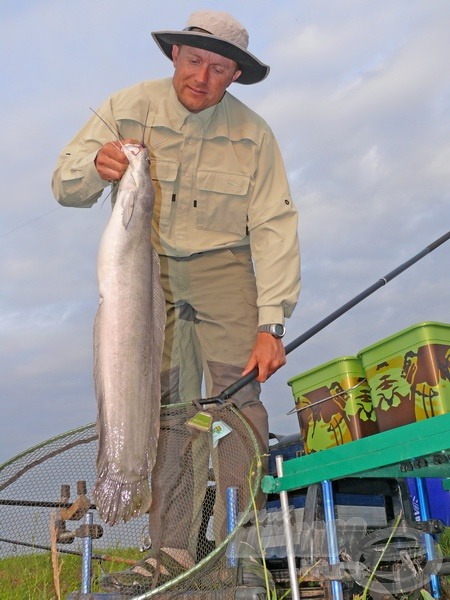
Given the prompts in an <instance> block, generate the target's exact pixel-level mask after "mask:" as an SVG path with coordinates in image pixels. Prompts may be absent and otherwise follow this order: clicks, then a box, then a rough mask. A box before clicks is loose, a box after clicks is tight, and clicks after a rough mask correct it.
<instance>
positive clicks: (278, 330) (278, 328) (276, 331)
mask: <svg viewBox="0 0 450 600" xmlns="http://www.w3.org/2000/svg"><path fill="white" fill-rule="evenodd" d="M284 332H285V328H284V325H281V324H280V323H275V325H272V333H273V335H276V336H277V337H283V335H284Z"/></svg>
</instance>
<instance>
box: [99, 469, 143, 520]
mask: <svg viewBox="0 0 450 600" xmlns="http://www.w3.org/2000/svg"><path fill="white" fill-rule="evenodd" d="M93 497H94V500H95V503H96V506H97V511H98V513H99V515H100V518H101V519H102V520H103V521H104V522H105V523H108V524H109V525H115V524H116V523H119V522H120V521H124V522H126V521H129V520H130V519H132V518H134V517H140V516H141V515H143V514H145V513H146V512H148V510H149V508H150V506H151V503H152V495H151V491H150V486H149V483H148V479H141V480H138V481H133V482H131V483H130V482H126V481H120V480H119V481H118V480H116V479H114V478H112V477H110V476H109V475H106V476H101V477H99V478H98V480H97V482H96V484H95V487H94V492H93Z"/></svg>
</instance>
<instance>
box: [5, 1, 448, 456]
mask: <svg viewBox="0 0 450 600" xmlns="http://www.w3.org/2000/svg"><path fill="white" fill-rule="evenodd" d="M200 8H211V9H215V10H225V11H227V12H230V13H232V14H233V15H234V16H235V17H236V18H238V19H239V20H241V21H242V22H243V23H244V24H245V25H246V27H247V29H248V30H249V33H250V46H249V49H250V50H251V51H252V52H253V54H255V55H256V56H258V57H259V58H260V59H261V60H263V61H264V62H266V63H268V64H270V66H271V73H270V75H269V77H268V78H267V79H266V80H265V81H263V82H262V83H259V84H257V85H253V86H243V85H240V84H233V85H232V87H231V88H230V92H231V93H233V94H234V95H236V96H237V97H239V98H240V99H241V100H243V101H244V102H245V103H246V104H248V105H249V106H250V107H251V108H253V109H254V110H256V111H257V112H258V113H259V114H260V115H261V116H262V117H263V118H264V119H266V121H267V122H268V123H269V125H270V126H271V128H272V129H273V131H274V133H275V135H276V137H277V140H278V143H279V145H280V148H281V151H282V154H283V157H284V160H285V164H286V169H287V172H288V177H289V181H290V185H291V191H292V195H293V198H294V200H295V203H296V206H297V208H298V210H299V214H300V224H299V234H300V240H301V252H302V292H301V295H300V300H299V304H298V306H297V309H296V311H295V313H294V315H293V316H292V317H291V318H290V319H289V321H288V322H287V328H288V333H287V336H286V338H285V339H286V342H290V341H292V340H293V339H295V338H296V337H297V336H299V335H301V334H302V333H303V332H305V331H307V330H308V329H309V328H311V327H313V326H314V325H315V324H316V323H318V322H319V321H320V320H322V319H323V318H324V317H326V316H327V315H328V314H330V313H332V312H333V311H335V310H336V309H338V308H339V307H340V306H341V305H343V304H344V303H345V302H347V301H348V300H350V299H352V298H353V297H354V296H356V295H357V294H358V293H360V292H361V291H362V290H364V289H366V288H367V287H368V286H370V285H372V283H374V282H375V281H378V280H379V279H380V278H381V277H383V276H384V275H385V274H386V273H388V272H390V271H391V270H392V269H394V268H396V267H397V266H398V265H400V264H402V263H404V262H405V261H406V260H408V259H409V258H410V257H412V256H414V255H415V254H417V253H418V252H420V251H421V250H422V249H423V248H425V247H426V246H428V245H429V244H430V243H431V242H433V241H434V240H435V239H437V238H439V237H440V236H442V235H443V234H445V233H446V232H447V231H448V230H449V224H450V63H449V58H448V57H449V56H450V36H449V35H448V31H449V23H450V2H448V0H426V1H424V0H395V1H392V0H378V1H377V2H370V1H369V0H364V1H363V0H295V1H292V0H277V1H276V2H275V1H274V0H246V1H245V2H242V1H241V2H237V1H236V0H229V1H227V2H225V1H221V0H210V1H209V3H208V4H206V3H203V4H198V2H193V1H191V0H184V1H183V2H181V1H175V0H166V1H165V2H163V3H161V2H154V1H151V0H147V1H143V0H131V1H130V2H120V1H118V0H77V2H66V1H61V0H47V1H45V0H33V1H31V0H30V1H26V0H22V1H20V0H17V1H16V2H11V3H6V2H4V3H2V5H1V7H0V45H1V65H0V81H1V84H0V85H1V90H2V94H1V104H2V106H1V108H2V110H1V111H0V121H1V126H0V131H1V132H2V139H3V142H2V144H1V150H0V155H1V156H0V158H1V165H2V176H1V180H0V185H1V203H2V210H1V213H0V276H1V284H0V285H1V287H0V290H1V292H0V403H1V404H0V406H1V412H0V463H2V462H4V461H6V460H8V459H10V458H12V457H14V456H15V455H17V454H18V453H20V452H22V451H24V450H26V449H27V448H29V447H31V446H34V445H36V444H39V443H41V442H43V441H45V440H47V439H49V438H51V437H53V436H56V435H58V434H61V433H63V432H66V431H68V430H70V429H73V428H76V427H78V426H82V425H85V424H87V423H91V422H93V421H94V420H95V417H96V402H95V398H94V392H93V378H92V326H93V319H94V316H95V312H96V310H97V304H98V290H97V279H96V255H97V249H98V243H99V238H100V236H101V233H102V231H103V229H104V227H105V225H106V222H107V220H108V217H109V214H110V206H109V201H108V200H106V201H100V202H99V203H97V204H96V205H95V206H94V207H93V208H91V209H76V208H64V207H60V206H59V205H58V204H57V203H56V201H55V200H54V198H53V196H52V192H51V188H50V182H51V177H52V173H53V169H54V166H55V162H56V158H57V156H58V153H59V152H60V150H61V149H62V147H63V146H64V145H65V144H66V143H67V142H68V141H69V140H70V139H71V137H72V136H73V135H74V134H75V133H76V132H77V131H78V129H79V128H80V127H81V126H82V125H83V123H84V122H85V121H86V120H87V119H88V118H89V117H90V116H91V114H92V113H91V112H90V109H89V107H98V106H99V105H100V104H101V103H102V101H103V100H104V99H106V98H107V97H108V96H109V95H110V94H111V93H113V92H114V91H116V90H118V89H121V88H123V87H127V86H129V85H132V84H134V83H137V82H139V81H141V80H144V79H154V78H159V77H166V76H169V75H170V74H171V73H172V65H171V63H170V62H169V61H168V60H167V58H166V57H165V56H164V55H163V54H162V53H161V52H160V50H159V49H158V48H157V46H156V45H155V43H154V42H153V40H152V38H151V36H150V32H151V31H153V30H164V29H182V28H183V27H184V26H185V23H186V21H187V18H188V16H189V14H190V13H191V12H193V11H195V10H197V9H200ZM449 258H450V242H447V244H444V245H443V246H441V247H440V248H438V249H437V250H435V251H434V252H433V253H431V254H430V255H429V256H427V257H425V258H424V259H422V260H421V261H420V262H418V263H417V264H416V265H414V266H413V267H411V268H410V269H408V270H407V271H405V272H404V273H403V274H402V275H400V276H399V277H398V278H396V279H394V280H393V281H392V282H390V283H389V284H388V285H387V286H385V287H383V288H382V289H381V290H379V291H377V292H376V293H375V294H373V295H372V296H370V297H369V298H368V299H367V300H364V301H363V302H362V303H361V304H359V305H358V306H357V307H355V308H354V309H352V310H351V311H349V312H348V313H346V314H345V315H344V316H342V317H341V318H339V319H338V320H336V321H335V322H334V323H332V324H331V325H329V326H328V327H327V328H325V329H324V330H323V331H321V332H320V333H318V334H317V335H315V336H314V337H312V338H311V339H310V340H309V341H308V342H306V343H305V344H304V345H302V346H300V347H299V348H298V349H297V350H295V351H293V352H292V353H291V354H290V355H289V356H288V362H287V365H286V366H285V367H284V368H282V369H281V370H280V371H278V373H276V374H275V375H274V376H273V377H272V378H271V379H270V380H269V382H267V383H266V384H264V385H263V392H262V398H263V401H264V403H265V405H266V406H267V409H268V411H269V418H270V427H271V430H272V431H273V432H276V433H278V434H289V433H295V432H297V431H298V421H297V416H296V415H295V414H293V415H288V414H287V413H288V412H289V411H290V410H291V408H292V407H293V405H294V401H293V397H292V392H291V388H290V386H289V385H288V384H287V382H288V380H289V379H290V378H292V377H294V376H296V375H298V374H300V373H303V372H304V371H306V370H309V369H312V368H315V367H317V366H319V365H321V364H323V363H325V362H327V361H329V360H333V359H336V358H339V357H342V356H351V355H354V354H356V353H357V352H358V351H359V350H361V349H362V348H365V347H367V346H368V345H370V344H373V343H375V342H377V341H379V340H381V339H383V338H385V337H387V336H390V335H392V334H394V333H397V332H398V331H400V330H402V329H404V328H407V327H410V326H412V325H415V324H417V323H422V322H426V321H439V322H449V320H450V319H449V316H450V293H449V292H450V289H449V288H450V285H449V277H448V270H449Z"/></svg>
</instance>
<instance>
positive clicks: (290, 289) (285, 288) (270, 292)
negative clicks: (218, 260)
mask: <svg viewBox="0 0 450 600" xmlns="http://www.w3.org/2000/svg"><path fill="white" fill-rule="evenodd" d="M297 228H298V214H297V210H296V207H295V205H294V202H293V200H292V197H291V192H290V189H289V183H288V180H287V176H286V171H285V167H284V163H283V159H282V157H281V153H280V150H279V148H278V144H277V142H276V140H275V138H274V136H273V134H272V132H271V130H270V129H269V128H268V127H267V129H266V131H265V134H264V136H263V140H262V144H261V148H260V155H259V160H258V169H257V172H256V174H255V178H254V184H253V190H252V197H251V201H250V204H249V211H248V229H249V235H250V245H251V251H252V256H253V260H254V265H255V273H256V285H257V290H258V309H259V316H258V322H259V325H262V324H265V323H284V319H285V317H290V316H291V314H292V312H293V310H294V308H295V306H296V304H297V300H298V295H299V292H300V250H299V240H298V233H297Z"/></svg>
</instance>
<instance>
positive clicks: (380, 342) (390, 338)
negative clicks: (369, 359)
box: [357, 321, 450, 357]
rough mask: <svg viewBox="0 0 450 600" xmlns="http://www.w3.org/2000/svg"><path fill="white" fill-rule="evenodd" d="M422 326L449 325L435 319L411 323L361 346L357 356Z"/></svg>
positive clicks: (446, 326) (447, 326) (449, 326)
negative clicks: (363, 346) (368, 344)
mask: <svg viewBox="0 0 450 600" xmlns="http://www.w3.org/2000/svg"><path fill="white" fill-rule="evenodd" d="M424 327H442V328H444V329H447V328H450V325H449V324H448V323H439V322H437V321H425V322H423V323H416V324H415V325H411V326H410V327H406V328H405V329H402V330H401V331H398V332H397V333H393V334H392V335H390V336H388V337H386V338H383V339H382V340H379V341H378V342H375V343H373V344H371V345H370V346H366V347H365V348H363V349H362V350H360V351H359V352H358V354H357V356H358V357H359V356H361V354H363V353H364V352H369V351H371V350H373V349H375V348H377V347H378V346H381V345H382V344H386V343H388V342H391V341H393V340H395V339H397V338H398V337H400V336H402V335H405V334H406V333H410V332H412V331H414V330H415V329H422V328H424Z"/></svg>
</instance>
